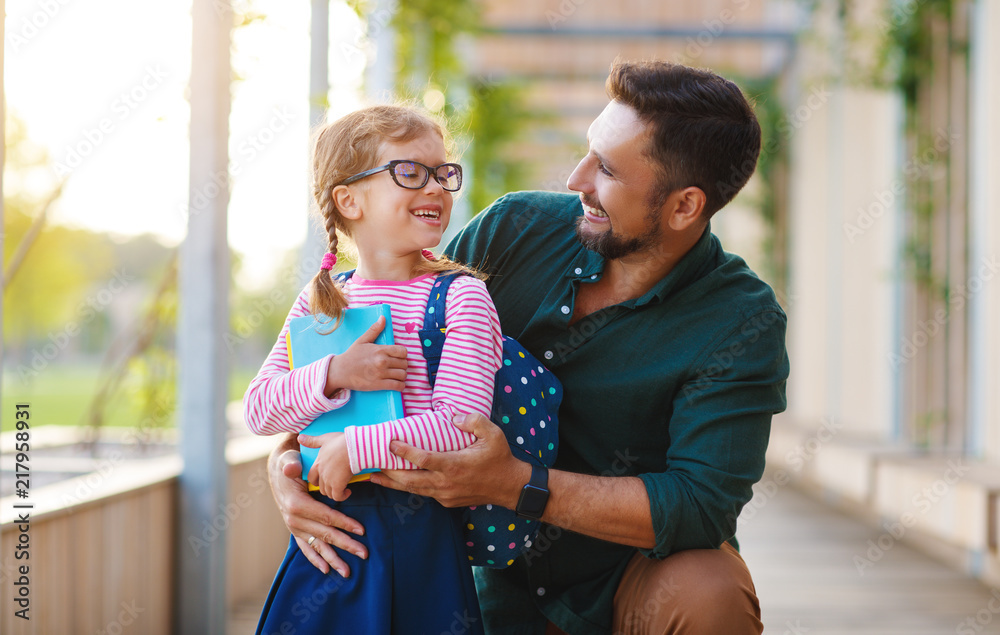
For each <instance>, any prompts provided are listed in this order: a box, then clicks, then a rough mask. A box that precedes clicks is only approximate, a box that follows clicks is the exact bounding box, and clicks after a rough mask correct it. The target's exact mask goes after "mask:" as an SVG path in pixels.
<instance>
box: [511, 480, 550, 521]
mask: <svg viewBox="0 0 1000 635" xmlns="http://www.w3.org/2000/svg"><path fill="white" fill-rule="evenodd" d="M548 501H549V491H548V490H544V489H541V488H539V487H535V486H534V485H525V486H524V489H522V490H521V498H520V500H518V502H517V513H518V514H520V515H522V516H527V517H529V518H541V517H542V513H543V512H544V511H545V504H546V503H547V502H548Z"/></svg>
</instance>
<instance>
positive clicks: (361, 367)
mask: <svg viewBox="0 0 1000 635" xmlns="http://www.w3.org/2000/svg"><path fill="white" fill-rule="evenodd" d="M384 328H385V318H384V317H381V316H380V317H379V319H378V320H376V321H375V323H374V324H372V325H371V326H370V327H369V328H368V330H367V331H365V332H364V333H363V334H362V335H361V337H359V338H358V339H357V340H355V341H354V343H353V344H351V345H350V346H349V347H348V349H347V350H346V351H344V352H343V353H342V354H340V355H335V356H334V357H333V360H332V361H331V362H330V367H329V370H327V373H326V389H325V391H324V392H325V393H326V395H327V397H331V396H332V395H334V394H335V393H336V392H337V391H338V390H340V389H342V388H348V389H350V390H399V391H402V390H403V386H404V384H405V382H406V347H405V346H402V345H398V344H397V345H389V346H385V345H382V344H375V343H374V342H375V338H376V337H378V335H379V333H381V332H382V329H384Z"/></svg>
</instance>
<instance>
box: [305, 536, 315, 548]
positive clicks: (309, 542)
mask: <svg viewBox="0 0 1000 635" xmlns="http://www.w3.org/2000/svg"><path fill="white" fill-rule="evenodd" d="M314 542H316V536H309V540H307V541H306V544H307V545H309V546H310V547H312V546H313V543H314Z"/></svg>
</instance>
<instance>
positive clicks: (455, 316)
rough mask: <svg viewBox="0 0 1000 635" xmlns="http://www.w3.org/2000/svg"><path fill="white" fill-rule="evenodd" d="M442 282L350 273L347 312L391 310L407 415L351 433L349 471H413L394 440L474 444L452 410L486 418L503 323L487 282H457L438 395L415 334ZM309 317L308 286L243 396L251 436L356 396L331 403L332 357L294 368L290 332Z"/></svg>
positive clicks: (434, 446)
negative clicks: (292, 323)
mask: <svg viewBox="0 0 1000 635" xmlns="http://www.w3.org/2000/svg"><path fill="white" fill-rule="evenodd" d="M435 278H436V276H435V275H434V274H427V275H424V276H420V277H419V278H414V279H413V280H408V281H406V282H392V281H385V280H364V279H362V278H359V277H358V276H357V275H355V276H353V277H352V278H351V279H349V280H348V281H347V283H346V284H345V285H344V291H345V292H346V294H347V297H348V300H349V306H351V307H355V306H366V305H370V304H379V303H382V302H384V303H387V304H389V305H390V307H391V313H392V332H393V336H394V338H395V342H396V344H401V345H403V346H405V347H406V350H407V371H406V383H405V387H404V389H403V412H404V414H405V415H406V416H404V417H403V418H402V419H396V420H395V421H388V422H386V423H381V424H378V425H372V426H363V427H360V428H359V427H354V426H351V427H348V428H347V430H346V431H345V434H346V436H347V451H348V455H349V457H350V461H351V470H352V471H353V472H354V473H355V474H357V473H358V472H361V471H362V470H366V469H371V468H374V469H380V470H387V469H415V466H414V465H413V464H411V463H410V462H408V461H404V460H403V459H401V458H399V457H398V456H396V455H394V454H392V453H391V452H390V451H389V442H390V441H392V440H393V439H399V440H401V441H405V442H407V443H409V444H411V445H414V446H416V447H419V448H422V449H425V450H433V451H437V452H445V451H450V450H459V449H461V448H464V447H466V446H467V445H469V444H471V443H472V442H473V441H475V437H474V436H473V435H471V434H468V433H465V432H462V431H461V430H459V429H458V428H456V427H455V426H454V424H452V422H451V419H452V416H453V415H454V414H455V413H459V412H475V413H480V414H483V415H485V416H487V417H488V416H489V414H490V410H491V408H492V406H493V403H492V402H493V383H494V375H495V374H496V371H497V369H499V368H500V363H501V350H502V346H503V339H502V335H501V333H500V321H499V318H498V317H497V312H496V308H495V307H494V306H493V300H492V299H491V298H490V295H489V293H488V292H487V291H486V285H484V284H483V283H482V281H480V280H476V279H475V278H472V277H470V276H459V277H458V278H457V279H456V280H455V281H454V282H453V283H452V285H451V288H450V289H449V291H448V302H447V306H446V308H445V323H446V324H447V328H448V332H447V337H446V338H445V343H444V349H443V350H442V352H441V363H440V366H439V368H438V374H437V378H436V380H435V383H434V390H433V391H432V390H431V387H430V383H429V381H428V379H427V362H426V361H425V360H424V356H423V353H422V352H421V347H420V338H419V335H418V333H417V331H419V330H420V329H421V328H423V320H424V311H426V307H427V297H428V295H429V294H430V290H431V286H432V285H433V284H434V280H435ZM308 314H309V292H308V289H306V290H303V292H302V293H301V294H299V297H298V299H296V301H295V304H294V305H293V306H292V310H291V311H290V312H289V314H288V317H287V318H286V319H285V325H284V327H282V329H281V333H279V334H278V340H277V341H276V342H275V344H274V347H273V348H272V349H271V353H270V354H269V355H268V356H267V359H266V360H265V361H264V365H263V366H262V367H261V369H260V371H259V372H258V373H257V376H256V377H254V378H253V380H252V381H251V382H250V387H249V388H247V392H246V395H245V396H244V397H243V412H244V418H245V420H246V422H247V426H248V427H249V428H250V430H251V431H253V432H254V433H255V434H262V435H267V434H277V433H279V432H299V431H300V430H302V428H304V427H305V426H306V425H308V424H309V423H310V422H311V421H312V420H313V419H315V418H316V417H318V416H319V415H320V414H322V413H324V412H326V411H328V410H333V409H335V408H339V407H340V406H342V405H344V404H345V403H347V400H348V399H349V398H350V391H348V390H344V391H341V392H340V393H338V394H337V395H335V396H334V399H328V398H327V397H326V396H325V395H324V394H323V390H324V388H325V387H326V376H327V372H328V370H329V366H330V360H331V359H333V355H328V356H327V357H325V358H324V359H321V360H319V361H317V362H314V363H312V364H309V365H307V366H303V367H302V368H296V369H294V370H291V371H290V370H289V368H288V351H287V349H286V344H285V333H286V332H287V331H288V322H289V320H291V319H292V318H296V317H299V316H302V315H308Z"/></svg>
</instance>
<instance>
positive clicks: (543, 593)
mask: <svg viewBox="0 0 1000 635" xmlns="http://www.w3.org/2000/svg"><path fill="white" fill-rule="evenodd" d="M538 595H545V587H541V586H540V587H538Z"/></svg>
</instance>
